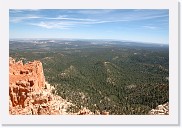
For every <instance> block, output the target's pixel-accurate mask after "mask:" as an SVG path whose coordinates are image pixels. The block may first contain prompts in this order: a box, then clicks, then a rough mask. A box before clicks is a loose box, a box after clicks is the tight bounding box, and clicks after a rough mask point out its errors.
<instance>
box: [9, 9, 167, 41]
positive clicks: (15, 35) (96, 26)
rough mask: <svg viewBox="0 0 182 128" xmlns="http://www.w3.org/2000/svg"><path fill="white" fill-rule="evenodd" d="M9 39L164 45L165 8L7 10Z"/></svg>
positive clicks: (165, 32)
mask: <svg viewBox="0 0 182 128" xmlns="http://www.w3.org/2000/svg"><path fill="white" fill-rule="evenodd" d="M9 13H10V21H9V22H10V40H13V39H83V40H117V41H131V42H140V43H155V44H168V43H169V41H168V36H169V12H168V10H167V9H155V10H154V9H153V10H150V9H115V10H111V9H107V10H102V9H91V10H88V9H75V10H71V9H67V10H65V9H37V10H30V9H29V10H28V9H27V10H10V12H9Z"/></svg>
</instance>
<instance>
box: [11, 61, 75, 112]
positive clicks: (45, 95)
mask: <svg viewBox="0 0 182 128" xmlns="http://www.w3.org/2000/svg"><path fill="white" fill-rule="evenodd" d="M53 90H54V87H53V86H50V85H49V84H48V83H46V82H45V78H44V73H43V67H42V63H41V62H40V61H34V62H29V63H27V64H23V63H22V61H18V62H15V60H14V59H12V58H10V60H9V113H10V114H13V115H19V114H20V115H49V114H68V113H67V112H66V109H67V108H68V107H70V106H71V105H72V104H71V103H69V102H67V101H66V100H64V99H63V98H61V97H59V96H57V95H55V94H53V93H52V91H53Z"/></svg>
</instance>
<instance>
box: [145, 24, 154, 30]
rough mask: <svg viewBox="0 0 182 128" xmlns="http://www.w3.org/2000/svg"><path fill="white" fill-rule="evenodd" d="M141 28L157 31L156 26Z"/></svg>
mask: <svg viewBox="0 0 182 128" xmlns="http://www.w3.org/2000/svg"><path fill="white" fill-rule="evenodd" d="M142 28H146V29H151V30H155V29H158V27H156V26H147V25H146V26H142Z"/></svg>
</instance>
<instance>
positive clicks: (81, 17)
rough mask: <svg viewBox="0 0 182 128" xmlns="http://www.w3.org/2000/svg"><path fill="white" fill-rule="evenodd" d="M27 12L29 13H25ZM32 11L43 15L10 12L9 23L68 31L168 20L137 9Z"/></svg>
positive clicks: (17, 11)
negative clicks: (79, 28) (105, 24)
mask: <svg viewBox="0 0 182 128" xmlns="http://www.w3.org/2000/svg"><path fill="white" fill-rule="evenodd" d="M27 11H29V12H28V13H27ZM34 11H37V12H39V13H38V14H44V13H41V12H42V11H43V10H39V9H29V10H10V13H12V14H14V13H18V14H17V15H16V14H15V15H12V16H11V15H10V22H12V23H20V22H24V23H26V24H28V25H33V26H38V27H42V28H47V29H55V28H57V29H69V28H73V27H76V26H78V25H79V26H84V25H94V24H104V23H117V22H133V21H141V22H142V21H144V20H155V19H163V20H164V19H165V18H168V14H167V13H166V12H160V13H158V12H156V11H149V12H150V13H145V11H146V10H137V9H136V10H133V13H131V11H127V10H125V11H121V13H119V12H118V10H117V11H116V10H112V9H106V10H100V9H94V10H84V9H83V10H64V14H62V15H61V14H60V13H56V14H53V15H38V14H37V13H32V12H34ZM23 12H24V13H23ZM25 12H26V13H25ZM60 12H61V11H60ZM21 13H22V14H21ZM19 14H21V15H19ZM45 14H46V13H45ZM71 14H72V15H71ZM73 14H74V15H73ZM97 14H98V15H97ZM29 20H31V21H29ZM167 21H168V20H166V22H167ZM162 23H164V22H162ZM143 28H147V29H157V28H156V27H154V26H147V25H146V26H143Z"/></svg>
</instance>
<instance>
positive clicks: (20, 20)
mask: <svg viewBox="0 0 182 128" xmlns="http://www.w3.org/2000/svg"><path fill="white" fill-rule="evenodd" d="M41 18H43V17H41V16H36V15H32V16H24V17H10V22H12V23H19V22H23V21H24V20H30V19H41Z"/></svg>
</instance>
